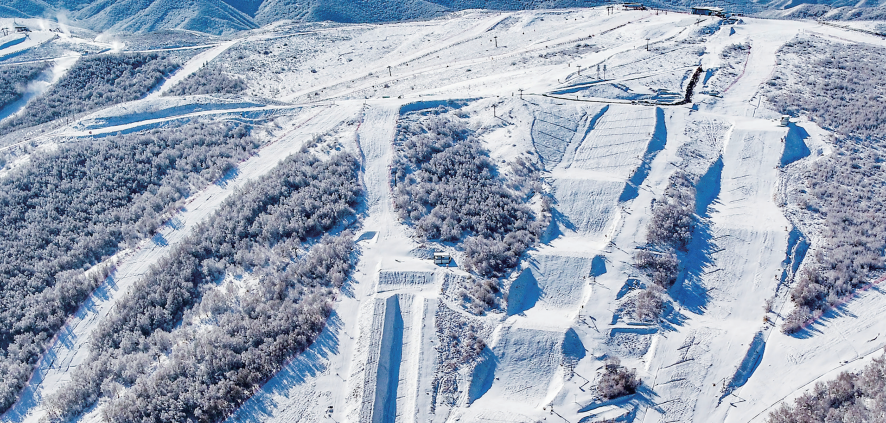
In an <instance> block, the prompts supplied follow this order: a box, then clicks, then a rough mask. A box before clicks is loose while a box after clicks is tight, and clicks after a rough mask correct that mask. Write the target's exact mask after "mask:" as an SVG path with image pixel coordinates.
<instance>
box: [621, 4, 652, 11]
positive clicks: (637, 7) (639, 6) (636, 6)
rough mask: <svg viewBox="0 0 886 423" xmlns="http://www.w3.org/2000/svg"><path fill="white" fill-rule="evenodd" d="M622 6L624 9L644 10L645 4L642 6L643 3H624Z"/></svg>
mask: <svg viewBox="0 0 886 423" xmlns="http://www.w3.org/2000/svg"><path fill="white" fill-rule="evenodd" d="M622 6H623V7H624V9H625V10H646V6H643V3H624V4H623V5H622Z"/></svg>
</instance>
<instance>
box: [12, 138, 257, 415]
mask: <svg viewBox="0 0 886 423" xmlns="http://www.w3.org/2000/svg"><path fill="white" fill-rule="evenodd" d="M256 147H257V143H256V142H255V141H254V140H253V139H252V137H251V136H250V134H249V131H248V129H247V128H246V127H245V126H243V125H237V124H231V123H220V124H204V123H192V124H187V125H183V126H179V127H174V128H168V129H157V130H151V131H145V132H141V133H132V134H124V135H115V136H109V137H106V138H101V139H89V140H87V141H80V142H72V143H65V144H60V145H59V148H58V149H57V150H54V151H51V152H45V153H34V154H33V155H32V156H31V158H30V160H29V161H28V162H27V163H25V164H23V165H22V166H20V167H18V168H17V169H16V170H14V171H13V172H11V173H10V174H9V175H7V176H5V177H4V178H2V179H0V251H2V252H3V254H0V281H2V284H0V304H2V306H0V380H2V381H3V383H2V384H0V409H6V408H8V407H9V406H10V405H12V403H13V402H14V401H15V397H16V394H17V393H18V392H19V391H20V390H21V389H22V388H23V387H24V384H25V383H26V381H27V379H28V377H29V376H30V372H31V368H32V366H33V365H34V364H35V363H36V361H37V359H38V357H39V355H40V354H41V353H42V352H43V350H44V349H45V348H46V346H47V342H49V340H50V339H51V338H52V336H53V334H55V333H56V331H58V329H59V328H60V327H61V326H62V324H64V322H65V320H66V319H67V318H68V316H70V315H71V314H72V313H74V312H75V311H76V310H77V307H79V306H80V304H81V303H82V302H83V301H84V300H85V299H86V297H87V296H88V295H89V293H90V292H91V291H92V290H93V289H94V288H95V287H96V286H97V285H98V283H100V282H102V281H103V280H104V277H100V278H97V277H93V276H94V275H95V274H94V273H93V276H90V277H82V275H83V271H84V270H85V269H88V268H90V267H91V266H93V265H95V264H97V263H99V262H101V261H103V260H105V259H106V258H107V257H110V256H111V255H113V254H115V253H116V252H117V251H119V249H120V248H121V247H122V246H125V245H126V244H127V243H128V242H134V241H137V240H139V239H142V238H144V237H146V236H150V235H151V234H152V233H153V232H154V231H155V229H156V228H157V227H158V226H159V225H161V224H162V222H163V221H164V220H166V219H168V217H169V216H170V214H171V212H173V211H174V210H175V209H176V207H177V204H179V203H178V202H179V201H180V200H182V199H183V198H185V197H187V196H188V195H190V193H191V192H193V191H194V190H195V189H199V188H202V187H203V186H205V185H206V184H208V183H209V182H211V181H212V180H214V179H216V178H218V177H219V176H221V175H222V174H224V172H226V171H227V170H228V169H231V168H232V167H233V166H234V164H235V163H237V162H238V161H240V160H242V159H244V158H246V157H247V156H248V155H249V154H251V152H252V151H254V149H255V148H256Z"/></svg>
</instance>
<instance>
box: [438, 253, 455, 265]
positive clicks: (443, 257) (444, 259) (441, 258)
mask: <svg viewBox="0 0 886 423" xmlns="http://www.w3.org/2000/svg"><path fill="white" fill-rule="evenodd" d="M449 263H452V256H450V255H449V253H434V264H438V265H446V266H449Z"/></svg>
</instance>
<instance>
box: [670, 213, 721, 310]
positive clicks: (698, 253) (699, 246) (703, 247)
mask: <svg viewBox="0 0 886 423" xmlns="http://www.w3.org/2000/svg"><path fill="white" fill-rule="evenodd" d="M715 250H716V245H715V244H714V243H713V237H712V236H711V231H710V222H709V221H707V220H702V221H699V222H698V223H697V224H696V227H695V233H694V235H693V237H692V242H691V243H690V244H689V249H688V251H687V252H686V255H685V258H684V265H683V275H682V278H681V279H680V280H679V283H678V284H675V285H674V286H673V287H671V289H670V292H671V297H672V298H673V299H674V301H676V302H677V304H679V305H680V306H682V307H683V308H684V309H686V310H688V311H689V312H691V313H694V314H704V312H705V310H706V309H707V305H708V302H709V301H710V294H709V293H708V289H707V288H706V287H705V286H704V282H703V280H702V278H703V276H704V275H705V270H706V269H710V268H711V267H712V265H713V261H712V260H711V254H713V253H714V251H715ZM714 271H716V270H714Z"/></svg>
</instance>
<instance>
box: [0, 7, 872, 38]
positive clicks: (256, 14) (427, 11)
mask: <svg viewBox="0 0 886 423" xmlns="http://www.w3.org/2000/svg"><path fill="white" fill-rule="evenodd" d="M608 3H609V2H607V1H604V0H185V1H177V2H176V1H170V0H124V1H111V0H10V1H7V2H4V4H2V5H0V18H2V17H8V18H48V19H53V20H54V19H56V18H57V17H58V16H63V17H64V18H65V19H72V20H75V21H76V22H77V25H79V26H81V27H85V28H89V29H91V30H94V31H100V32H101V31H106V30H111V31H113V32H133V31H137V32H150V31H156V30H160V29H185V30H191V31H200V32H206V33H211V34H223V33H230V32H233V31H240V30H244V29H251V28H256V27H258V26H259V25H266V24H269V23H272V22H276V21H279V20H291V21H299V22H319V21H333V22H346V23H369V22H393V21H402V20H409V19H430V18H434V17H438V16H441V15H443V14H445V13H449V12H454V11H460V10H468V9H488V10H506V11H510V10H537V9H553V8H563V7H592V6H598V5H603V4H608ZM645 3H646V4H647V5H648V6H654V7H664V8H671V9H675V8H676V9H677V10H688V8H689V7H690V6H694V5H697V3H698V2H693V1H691V0H651V1H648V2H645ZM882 4H884V1H883V0H870V1H864V2H861V3H859V2H858V1H851V0H823V1H786V0H749V1H745V0H712V1H709V2H705V3H704V5H707V6H724V7H726V8H728V9H729V10H732V11H733V12H740V13H745V14H751V13H758V12H761V11H768V10H783V9H790V8H794V7H796V6H804V5H812V6H814V8H815V10H816V11H818V13H819V14H821V13H824V12H823V11H824V10H831V9H834V8H842V7H847V8H848V9H847V10H844V11H843V12H841V13H842V14H852V13H854V14H855V15H857V16H858V15H864V14H865V13H866V12H864V11H863V10H864V9H866V8H868V7H871V6H878V5H882ZM858 8H861V9H860V10H862V11H861V12H849V11H848V10H859V9H858ZM879 13H880V14H882V12H879Z"/></svg>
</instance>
